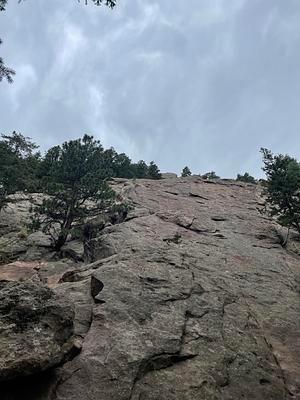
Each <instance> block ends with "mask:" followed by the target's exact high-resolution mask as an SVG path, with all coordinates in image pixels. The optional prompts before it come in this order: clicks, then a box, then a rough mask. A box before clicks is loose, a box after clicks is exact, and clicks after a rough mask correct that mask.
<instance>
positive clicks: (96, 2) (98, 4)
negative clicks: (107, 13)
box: [85, 0, 117, 8]
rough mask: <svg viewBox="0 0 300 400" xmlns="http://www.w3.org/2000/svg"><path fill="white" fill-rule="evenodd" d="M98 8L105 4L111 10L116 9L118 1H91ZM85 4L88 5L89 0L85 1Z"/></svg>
mask: <svg viewBox="0 0 300 400" xmlns="http://www.w3.org/2000/svg"><path fill="white" fill-rule="evenodd" d="M91 1H92V2H93V3H94V4H95V5H96V6H100V5H101V4H105V5H106V6H108V7H110V8H114V7H115V6H116V4H117V1H116V0H91ZM85 4H88V0H85Z"/></svg>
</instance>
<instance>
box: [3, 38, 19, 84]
mask: <svg viewBox="0 0 300 400" xmlns="http://www.w3.org/2000/svg"><path fill="white" fill-rule="evenodd" d="M1 44H2V40H1V39H0V45H1ZM13 75H15V71H14V70H13V69H11V68H8V67H6V65H5V64H4V61H3V59H2V57H0V82H1V81H2V80H3V79H6V80H7V82H9V83H12V82H13V78H12V77H13Z"/></svg>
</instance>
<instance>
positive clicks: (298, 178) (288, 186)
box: [261, 148, 300, 233]
mask: <svg viewBox="0 0 300 400" xmlns="http://www.w3.org/2000/svg"><path fill="white" fill-rule="evenodd" d="M261 153H262V155H263V162H264V167H263V171H264V172H265V174H266V177H267V180H266V181H265V183H264V188H265V191H264V193H265V194H266V196H267V203H268V206H269V207H268V210H269V213H270V215H271V216H275V217H277V219H278V222H279V223H280V224H282V225H283V226H287V227H288V228H294V229H296V230H297V231H298V232H299V233H300V163H299V162H298V161H297V160H296V159H295V158H292V157H290V156H288V155H283V154H278V155H274V154H273V153H272V152H271V151H270V150H268V149H265V148H262V149H261Z"/></svg>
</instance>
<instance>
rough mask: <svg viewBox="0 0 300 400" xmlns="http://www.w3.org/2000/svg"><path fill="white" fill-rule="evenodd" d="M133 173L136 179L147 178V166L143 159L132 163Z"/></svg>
mask: <svg viewBox="0 0 300 400" xmlns="http://www.w3.org/2000/svg"><path fill="white" fill-rule="evenodd" d="M132 167H133V174H134V177H135V178H137V179H142V178H147V175H148V166H147V164H146V163H145V161H143V160H140V161H139V162H138V163H136V164H133V165H132Z"/></svg>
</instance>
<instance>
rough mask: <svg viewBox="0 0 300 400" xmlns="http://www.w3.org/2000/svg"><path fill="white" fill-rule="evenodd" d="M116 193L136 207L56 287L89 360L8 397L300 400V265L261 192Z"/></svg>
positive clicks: (136, 187)
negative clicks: (266, 211)
mask: <svg viewBox="0 0 300 400" xmlns="http://www.w3.org/2000/svg"><path fill="white" fill-rule="evenodd" d="M114 189H115V190H116V191H117V192H118V193H120V194H121V195H122V198H124V199H125V200H127V201H128V202H129V203H130V204H132V205H133V206H134V210H132V211H131V212H130V213H129V215H128V216H127V219H126V220H125V221H124V222H123V223H121V224H117V225H113V226H110V227H106V228H105V229H104V230H103V231H102V232H101V235H100V236H98V237H97V238H96V239H94V243H93V246H91V248H92V249H93V250H94V254H93V257H94V260H95V262H93V263H91V264H85V265H83V264H78V265H73V266H72V267H71V268H70V269H66V270H65V273H63V275H62V277H61V279H60V280H59V281H56V283H55V285H54V286H55V291H56V293H57V294H58V295H61V294H68V296H70V297H71V299H72V300H71V301H72V303H73V304H74V307H75V334H76V337H77V338H79V339H80V344H79V347H80V346H82V349H81V352H80V354H78V355H77V356H76V357H74V358H73V359H72V360H70V361H69V362H67V363H66V364H64V365H63V366H62V367H60V368H58V369H56V370H55V371H53V372H51V373H50V372H49V373H47V374H45V375H43V377H42V378H41V382H42V384H38V385H37V384H36V382H32V381H30V380H28V381H27V380H26V382H22V383H20V384H19V386H18V388H16V387H15V385H14V384H13V383H12V384H11V385H6V386H5V388H3V390H2V391H1V395H2V397H1V400H2V398H3V399H4V400H21V399H22V400H24V399H30V400H75V399H76V400H86V399H89V400H198V399H199V400H200V399H201V400H202V399H206V400H242V399H245V400H250V399H251V400H264V399H270V400H271V399H272V400H295V399H300V379H299V377H300V343H299V337H300V321H299V312H300V306H299V304H300V303H299V299H300V298H299V293H300V289H299V287H300V286H299V282H300V262H299V257H298V256H297V255H296V254H294V253H293V252H292V251H287V250H286V249H284V248H282V247H281V246H280V241H279V239H278V235H277V234H276V232H275V229H274V227H276V224H275V223H274V221H272V220H269V219H268V218H267V217H266V216H264V215H262V214H260V212H259V211H258V208H259V207H260V205H259V202H261V199H260V195H259V187H257V186H255V185H244V184H241V185H239V184H236V183H234V182H231V181H228V182H226V181H222V180H220V181H219V180H218V181H215V183H214V184H207V182H204V181H203V180H202V179H201V178H198V177H195V176H194V177H189V178H184V179H183V178H177V179H164V180H160V181H149V180H141V181H137V182H135V183H133V182H127V181H125V180H115V181H114ZM141 210H142V211H141ZM293 240H294V239H293ZM290 250H291V249H290ZM47 268H48V267H47V266H43V268H42V269H43V274H45V275H46V276H47V274H48V272H47ZM72 268H73V269H72ZM63 270H64V268H63V267H62V271H63ZM39 276H40V277H41V272H40V273H39Z"/></svg>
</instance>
